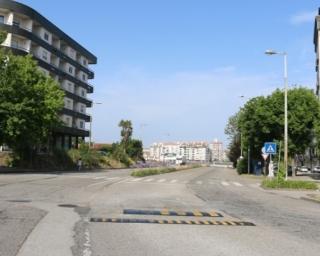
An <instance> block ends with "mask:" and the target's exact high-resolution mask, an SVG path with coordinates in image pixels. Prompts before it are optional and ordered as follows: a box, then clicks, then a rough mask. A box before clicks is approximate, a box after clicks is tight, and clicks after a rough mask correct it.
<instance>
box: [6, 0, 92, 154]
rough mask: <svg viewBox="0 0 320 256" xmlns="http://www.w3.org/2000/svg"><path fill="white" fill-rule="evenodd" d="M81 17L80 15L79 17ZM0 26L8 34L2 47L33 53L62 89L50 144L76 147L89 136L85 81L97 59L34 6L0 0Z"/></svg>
mask: <svg viewBox="0 0 320 256" xmlns="http://www.w3.org/2000/svg"><path fill="white" fill-rule="evenodd" d="M79 18H82V16H79ZM0 29H1V30H4V31H6V32H7V33H8V36H7V38H6V40H5V41H4V43H3V44H2V47H6V48H10V49H11V51H12V52H13V53H14V54H17V55H27V54H31V55H33V57H34V59H35V60H36V61H37V62H38V66H39V69H40V70H41V71H43V72H44V73H45V74H46V75H49V76H51V77H52V78H53V79H55V80H56V81H57V82H58V83H59V84H60V86H61V88H62V89H63V90H64V92H65V99H64V108H63V110H62V111H61V113H59V114H60V115H61V119H62V120H63V123H64V126H63V127H61V128H59V129H57V130H55V131H54V136H53V138H52V145H53V146H55V147H58V148H71V147H74V146H77V145H78V143H79V140H80V139H83V140H84V138H85V137H88V136H89V131H88V130H86V123H87V122H90V121H91V117H90V115H89V114H87V108H90V107H91V106H92V101H91V100H90V99H88V97H87V95H88V94H90V93H93V86H92V85H91V84H90V83H89V80H90V79H93V78H94V72H93V71H92V70H91V69H90V68H89V65H92V64H96V63H97V58H96V56H94V55H93V54H92V53H91V52H89V51H88V50H87V49H85V48H84V47H83V46H81V45H80V44H79V43H78V42H76V41H75V40H74V39H72V38H71V37H70V36H68V35H67V34H66V33H64V32H63V31H62V30H60V29H59V28H58V27H57V26H55V25H54V24H53V23H51V22H50V21H49V20H47V19H46V18H45V17H44V16H42V15H41V14H39V13H38V12H37V11H35V10H34V9H32V8H30V7H28V6H26V5H24V4H21V3H18V2H16V1H11V0H0Z"/></svg>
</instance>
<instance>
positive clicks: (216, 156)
mask: <svg viewBox="0 0 320 256" xmlns="http://www.w3.org/2000/svg"><path fill="white" fill-rule="evenodd" d="M209 149H210V151H211V161H223V160H224V159H225V152H224V149H223V142H221V141H218V140H217V139H216V140H214V141H213V142H211V143H209Z"/></svg>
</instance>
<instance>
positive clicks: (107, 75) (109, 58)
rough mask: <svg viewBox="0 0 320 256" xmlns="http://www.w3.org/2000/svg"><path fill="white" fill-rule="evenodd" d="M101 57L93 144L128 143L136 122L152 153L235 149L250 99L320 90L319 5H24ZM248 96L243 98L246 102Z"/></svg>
mask: <svg viewBox="0 0 320 256" xmlns="http://www.w3.org/2000/svg"><path fill="white" fill-rule="evenodd" d="M19 2H21V3H24V4H27V5H29V6H30V7H32V8H34V9H35V10H37V11H38V12H40V13H41V14H42V15H43V16H45V17H46V18H47V19H49V20H50V21H51V22H53V23H54V24H55V25H57V26H58V27H59V28H60V29H62V30H63V31H64V32H65V33H67V34H68V35H70V36H71V37H72V38H73V39H75V40H76V41H78V42H79V43H80V44H81V45H83V46H84V47H86V48H87V49H89V50H90V51H91V52H92V53H94V54H95V55H96V56H97V57H98V64H97V65H94V66H92V67H91V68H92V69H93V70H94V71H95V79H94V80H92V81H90V83H91V84H93V85H94V87H95V90H94V93H93V94H91V95H89V97H90V98H91V99H92V100H93V101H94V102H96V103H102V104H94V106H93V108H92V109H89V110H88V112H89V113H91V114H92V116H93V124H92V136H93V141H95V142H97V143H98V142H99V143H111V142H115V141H118V140H119V139H120V129H119V127H118V123H119V121H120V120H121V119H129V120H131V121H132V123H133V129H134V134H133V136H134V137H135V138H138V139H142V140H143V143H144V146H146V147H147V146H149V145H150V144H151V143H153V142H158V141H182V140H183V141H194V140H202V141H212V140H213V139H215V138H217V139H219V140H222V141H223V142H225V143H227V137H226V135H225V134H224V128H225V125H226V123H227V120H228V118H229V117H230V116H231V115H232V114H234V113H236V112H237V111H238V110H239V108H240V107H241V106H242V105H243V104H244V103H245V101H246V100H248V99H249V98H252V97H255V96H260V95H267V94H269V93H271V92H272V91H273V90H275V89H276V88H280V87H282V86H283V59H282V57H281V56H266V55H265V54H264V51H265V50H266V49H275V50H278V51H286V52H287V53H288V75H289V85H290V86H293V85H303V86H307V87H310V88H312V89H314V88H315V84H316V74H315V53H314V46H313V32H314V31H313V30H314V17H315V15H316V13H317V10H318V8H319V7H320V3H319V2H318V1H312V0H303V1H301V0H281V1H279V0H269V1H266V0H259V1H256V0H242V1H238V0H224V1H213V0H135V1H132V0H91V1H83V0H68V1H65V0H54V1H43V0H20V1H19ZM240 96H244V97H240Z"/></svg>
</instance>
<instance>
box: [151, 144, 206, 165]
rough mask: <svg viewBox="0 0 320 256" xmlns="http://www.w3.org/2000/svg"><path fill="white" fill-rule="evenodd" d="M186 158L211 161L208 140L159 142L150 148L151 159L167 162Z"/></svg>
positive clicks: (192, 160) (193, 160)
mask: <svg viewBox="0 0 320 256" xmlns="http://www.w3.org/2000/svg"><path fill="white" fill-rule="evenodd" d="M173 157H175V158H176V159H180V158H181V159H185V160H186V161H188V162H209V160H210V150H209V147H208V144H207V143H206V142H159V143H154V144H152V146H151V147H150V149H149V159H150V160H153V161H161V162H165V161H166V159H169V160H170V161H172V159H173Z"/></svg>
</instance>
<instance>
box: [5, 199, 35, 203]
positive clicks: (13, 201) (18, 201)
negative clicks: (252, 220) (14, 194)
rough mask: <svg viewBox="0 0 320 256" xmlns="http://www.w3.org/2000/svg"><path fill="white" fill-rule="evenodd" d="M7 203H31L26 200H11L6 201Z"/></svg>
mask: <svg viewBox="0 0 320 256" xmlns="http://www.w3.org/2000/svg"><path fill="white" fill-rule="evenodd" d="M7 202H10V203H31V202H32V201H31V200H27V199H13V200H7Z"/></svg>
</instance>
